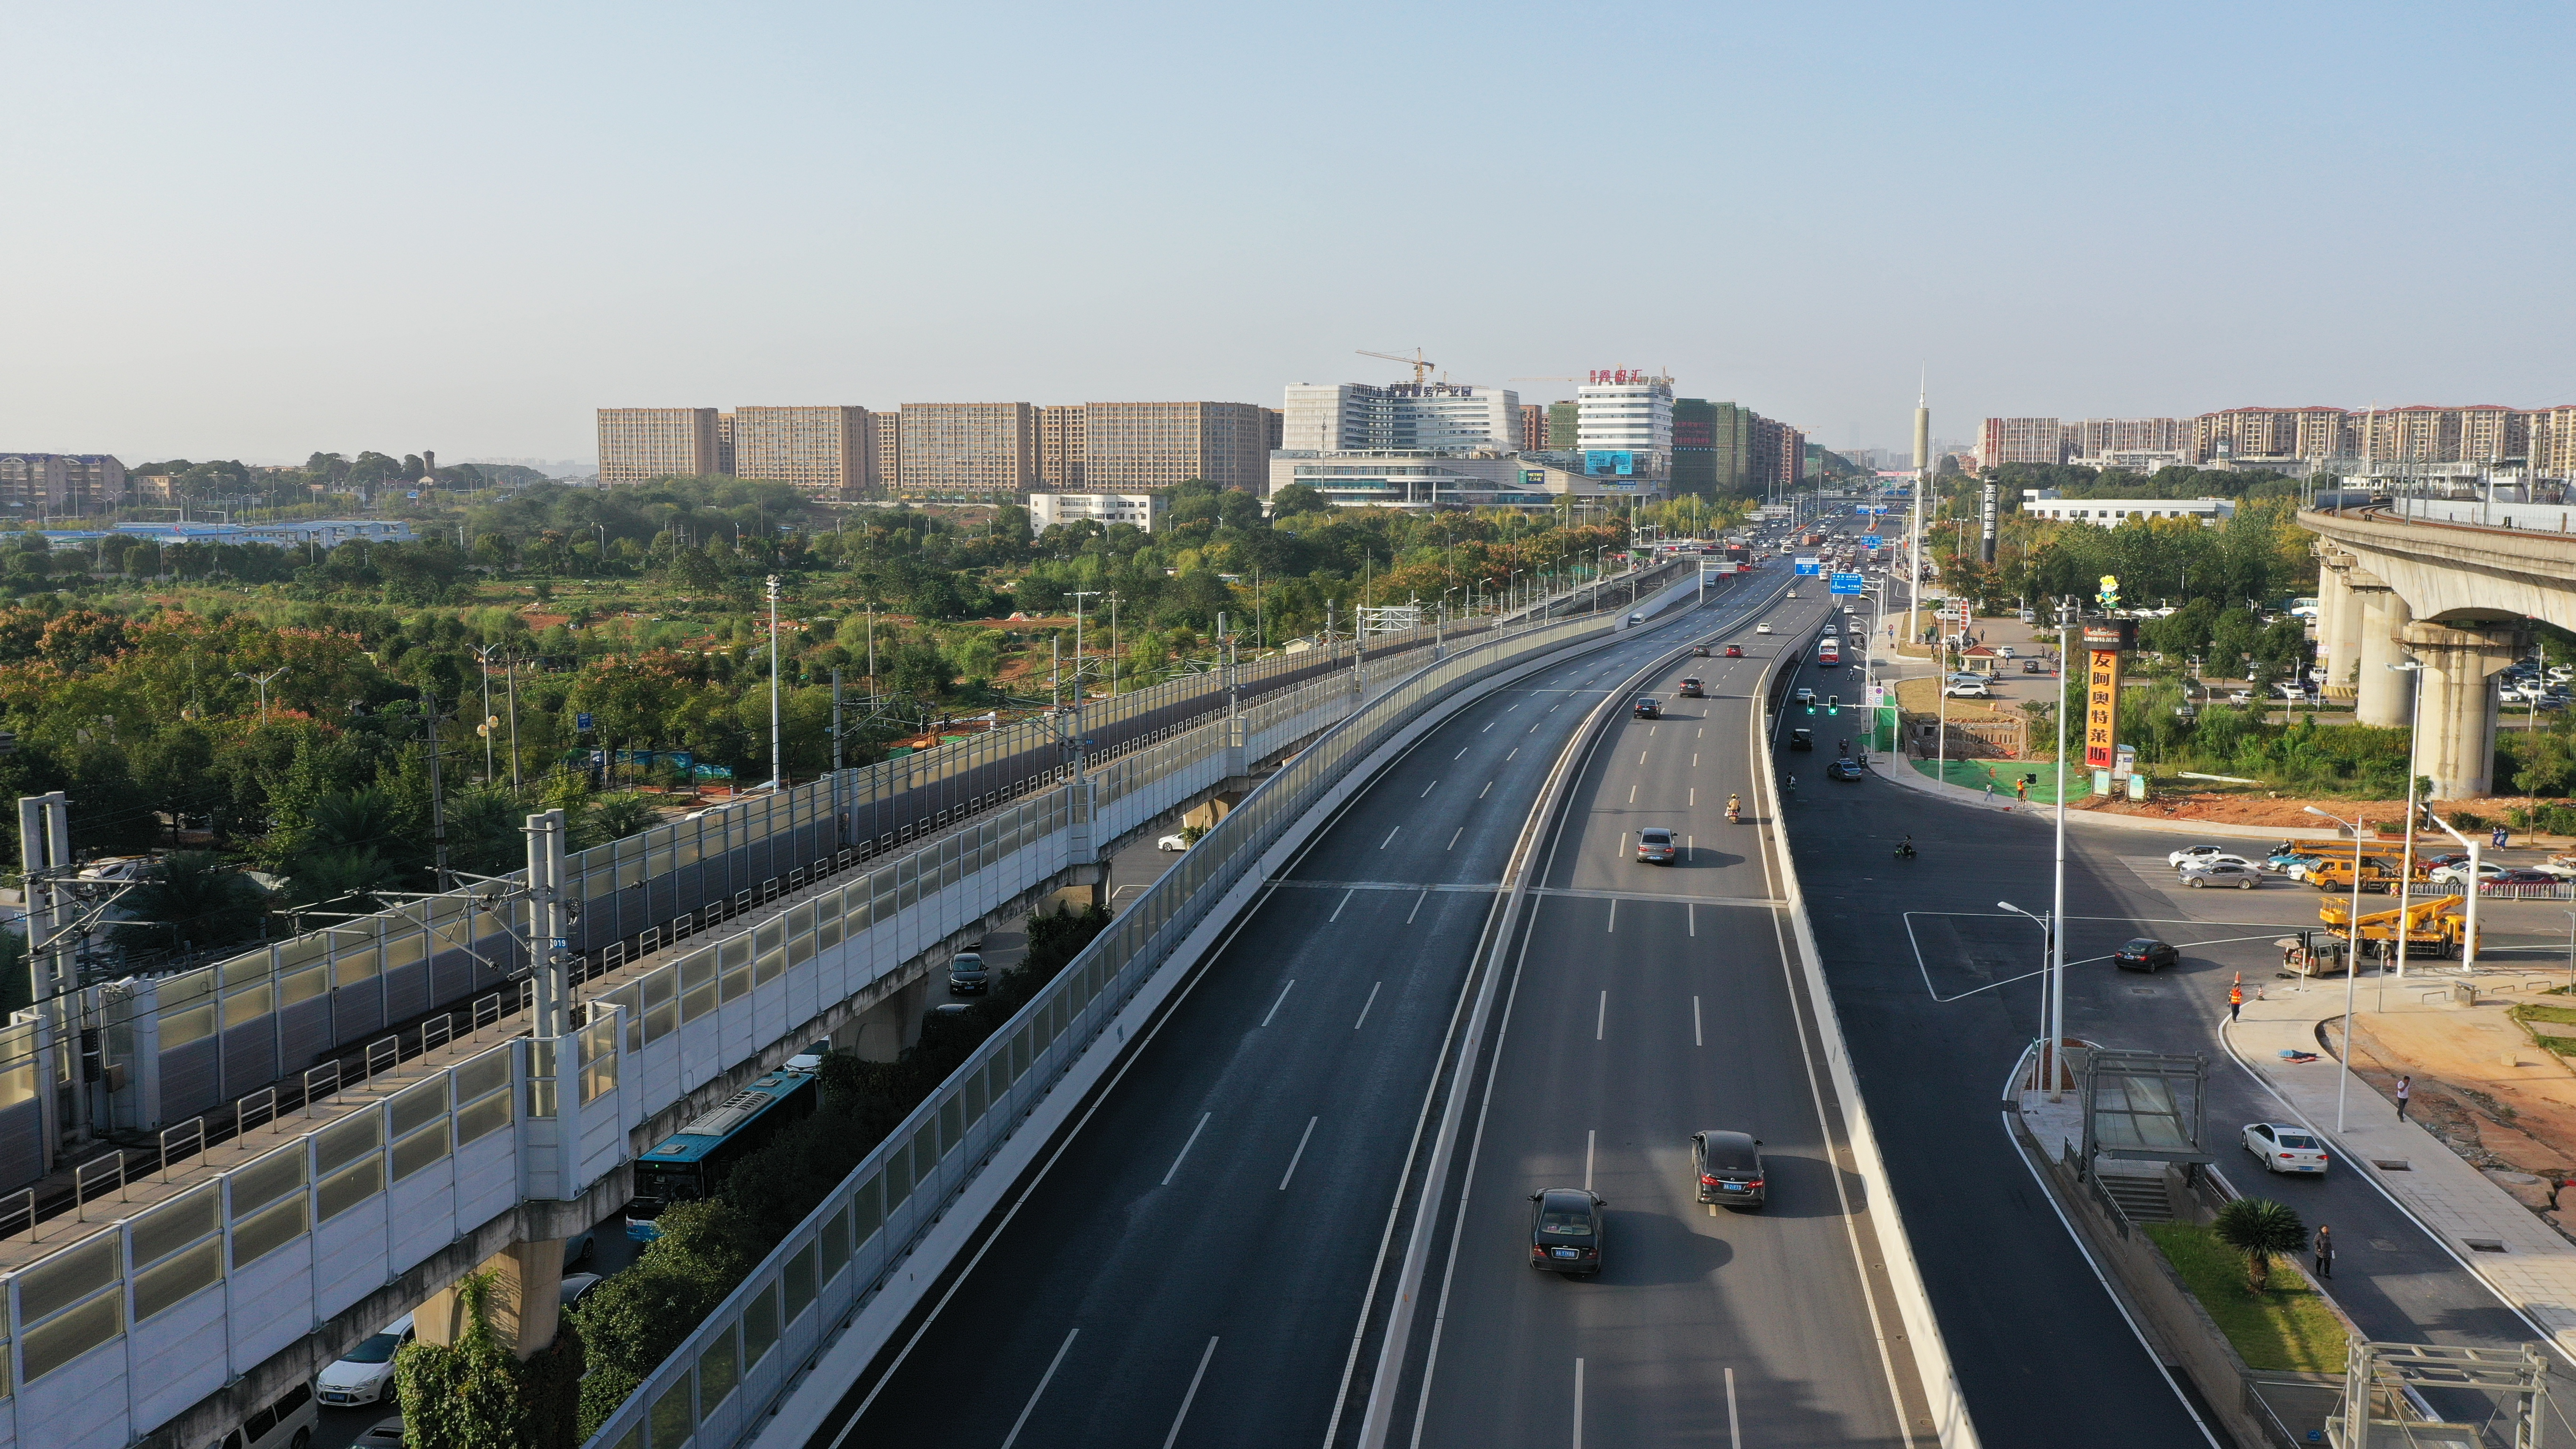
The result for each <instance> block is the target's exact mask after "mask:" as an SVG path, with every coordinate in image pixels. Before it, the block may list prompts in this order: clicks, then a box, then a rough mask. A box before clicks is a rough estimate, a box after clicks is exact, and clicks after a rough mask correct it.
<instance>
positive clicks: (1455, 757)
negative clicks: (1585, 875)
mask: <svg viewBox="0 0 2576 1449" xmlns="http://www.w3.org/2000/svg"><path fill="white" fill-rule="evenodd" d="M1449 758H1451V759H1453V760H1463V759H1465V758H1467V752H1466V751H1465V750H1463V749H1462V750H1460V751H1459V752H1458V753H1456V754H1454V755H1451V756H1450V757H1449ZM1208 1341H1209V1342H1210V1343H1214V1342H1215V1341H1216V1340H1214V1339H1210V1340H1208Z"/></svg>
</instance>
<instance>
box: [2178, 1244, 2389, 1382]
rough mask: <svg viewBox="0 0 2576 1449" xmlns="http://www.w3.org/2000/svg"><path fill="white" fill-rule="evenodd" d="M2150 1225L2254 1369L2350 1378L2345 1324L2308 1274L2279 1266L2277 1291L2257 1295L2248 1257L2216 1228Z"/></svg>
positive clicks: (2278, 1263)
mask: <svg viewBox="0 0 2576 1449" xmlns="http://www.w3.org/2000/svg"><path fill="white" fill-rule="evenodd" d="M2143 1226H2144V1227H2145V1228H2146V1231H2147V1236H2149V1237H2151V1238H2153V1239H2155V1241H2156V1246H2157V1247H2159V1248H2162V1249H2163V1250H2164V1254H2165V1260H2166V1261H2167V1262H2170V1263H2172V1264H2173V1265H2174V1268H2175V1270H2176V1271H2178V1272H2179V1273H2181V1275H2182V1280H2183V1282H2184V1284H2185V1285H2186V1286H2188V1287H2189V1288H2190V1289H2191V1293H2192V1296H2193V1297H2195V1298H2197V1299H2199V1300H2200V1306H2201V1307H2203V1308H2205V1309H2207V1310H2209V1316H2210V1317H2211V1318H2212V1319H2214V1320H2216V1321H2217V1324H2218V1331H2219V1332H2221V1333H2224V1334H2226V1335H2227V1341H2228V1342H2229V1343H2231V1344H2234V1345H2235V1346H2236V1352H2237V1355H2238V1356H2239V1357H2241V1358H2243V1359H2244V1360H2245V1362H2246V1364H2247V1365H2248V1366H2249V1367H2252V1368H2258V1369H2275V1370H2287V1371H2289V1372H2293V1373H2317V1374H2332V1373H2341V1372H2343V1369H2344V1358H2345V1352H2346V1344H2345V1337H2344V1331H2343V1321H2342V1320H2341V1319H2339V1318H2337V1317H2335V1315H2334V1311H2333V1310H2332V1309H2330V1308H2328V1307H2327V1306H2326V1303H2325V1300H2324V1299H2323V1298H2322V1297H2320V1296H2319V1295H2318V1293H2317V1290H2316V1289H2315V1288H2314V1287H2312V1286H2310V1284H2309V1283H2308V1280H2307V1275H2305V1274H2303V1273H2301V1272H2300V1271H2299V1270H2298V1269H2297V1268H2294V1267H2292V1266H2291V1265H2290V1264H2289V1262H2288V1261H2287V1260H2276V1261H2275V1262H2274V1263H2273V1265H2272V1283H2273V1286H2272V1288H2271V1289H2270V1290H2269V1291H2267V1292H2263V1293H2257V1292H2255V1291H2254V1290H2253V1289H2251V1288H2248V1287H2247V1286H2245V1258H2244V1255H2242V1254H2240V1253H2238V1252H2237V1251H2236V1250H2235V1249H2233V1248H2230V1247H2228V1246H2227V1245H2226V1244H2224V1243H2222V1242H2220V1241H2218V1239H2217V1237H2216V1236H2215V1235H2214V1234H2212V1233H2211V1232H2210V1230H2209V1229H2207V1228H2203V1227H2194V1226H2191V1225H2189V1224H2185V1223H2146V1224H2144V1225H2143Z"/></svg>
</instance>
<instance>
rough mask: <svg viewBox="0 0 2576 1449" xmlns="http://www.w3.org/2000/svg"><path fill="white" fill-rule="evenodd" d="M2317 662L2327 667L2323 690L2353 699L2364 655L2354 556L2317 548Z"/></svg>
mask: <svg viewBox="0 0 2576 1449" xmlns="http://www.w3.org/2000/svg"><path fill="white" fill-rule="evenodd" d="M2317 562H2318V564H2319V568H2318V570H2317V663H2318V664H2319V665H2321V666H2322V667H2323V668H2324V669H2325V671H2326V679H2325V689H2324V693H2325V694H2326V696H2327V697H2328V698H2332V699H2350V698H2351V697H2352V689H2353V675H2354V673H2355V671H2356V669H2357V668H2358V666H2359V665H2360V662H2361V656H2360V652H2359V651H2360V648H2361V596H2360V595H2358V594H2355V593H2354V592H2353V591H2352V585H2351V582H2350V579H2349V575H2350V574H2351V572H2352V566H2353V556H2352V555H2351V554H2348V553H2345V552H2343V551H2342V550H2341V549H2337V548H2332V547H2327V546H2324V545H2320V546H2319V548H2318V549H2317Z"/></svg>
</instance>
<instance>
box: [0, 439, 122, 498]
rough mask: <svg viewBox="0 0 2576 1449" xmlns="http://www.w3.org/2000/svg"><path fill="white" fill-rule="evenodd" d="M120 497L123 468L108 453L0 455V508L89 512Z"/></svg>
mask: <svg viewBox="0 0 2576 1449" xmlns="http://www.w3.org/2000/svg"><path fill="white" fill-rule="evenodd" d="M125 497H126V478H125V465H124V464H123V463H121V462H119V461H117V460H116V459H115V458H114V457H113V456H111V455H109V454H106V453H0V507H5V508H10V509H16V510H24V511H27V512H32V513H95V512H98V511H100V510H102V509H106V508H112V507H114V506H116V505H117V504H120V503H123V502H124V501H125Z"/></svg>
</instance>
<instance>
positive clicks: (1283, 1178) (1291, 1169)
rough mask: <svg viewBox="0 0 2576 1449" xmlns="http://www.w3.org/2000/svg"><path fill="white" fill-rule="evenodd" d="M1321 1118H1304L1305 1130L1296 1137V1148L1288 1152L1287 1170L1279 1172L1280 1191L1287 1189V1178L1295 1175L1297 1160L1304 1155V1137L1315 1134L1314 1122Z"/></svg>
mask: <svg viewBox="0 0 2576 1449" xmlns="http://www.w3.org/2000/svg"><path fill="white" fill-rule="evenodd" d="M1322 1120H1323V1119H1322V1118H1320V1117H1309V1118H1307V1119H1306V1130H1305V1131H1304V1132H1303V1133H1302V1134H1300V1135H1299V1136H1298V1138H1297V1150H1296V1151H1295V1152H1293V1153H1291V1154H1289V1157H1288V1170H1287V1171H1286V1172H1283V1173H1281V1174H1279V1190H1280V1191H1281V1192H1286V1191H1287V1190H1288V1179H1290V1178H1292V1177H1295V1176H1296V1175H1297V1160H1298V1159H1299V1158H1301V1157H1304V1156H1305V1155H1306V1139H1307V1138H1309V1137H1312V1136H1314V1135H1315V1124H1316V1123H1317V1122H1320V1121H1322Z"/></svg>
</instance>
